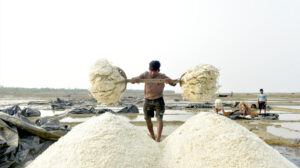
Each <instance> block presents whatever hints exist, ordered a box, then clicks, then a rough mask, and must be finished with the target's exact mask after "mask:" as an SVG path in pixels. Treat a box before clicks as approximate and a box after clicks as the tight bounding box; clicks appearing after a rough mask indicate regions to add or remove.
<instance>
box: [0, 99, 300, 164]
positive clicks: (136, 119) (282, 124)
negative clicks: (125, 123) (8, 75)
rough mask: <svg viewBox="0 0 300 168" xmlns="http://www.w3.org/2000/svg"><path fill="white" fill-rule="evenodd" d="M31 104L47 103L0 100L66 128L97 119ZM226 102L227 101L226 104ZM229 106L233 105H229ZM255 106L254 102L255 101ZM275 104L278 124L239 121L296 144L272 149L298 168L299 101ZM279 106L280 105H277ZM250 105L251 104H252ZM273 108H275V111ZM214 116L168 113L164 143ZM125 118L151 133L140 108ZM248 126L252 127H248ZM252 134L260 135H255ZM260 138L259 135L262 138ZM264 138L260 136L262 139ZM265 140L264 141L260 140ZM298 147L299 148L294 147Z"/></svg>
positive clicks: (171, 102)
mask: <svg viewBox="0 0 300 168" xmlns="http://www.w3.org/2000/svg"><path fill="white" fill-rule="evenodd" d="M30 101H48V102H49V100H48V99H47V98H44V99H41V98H28V97H27V98H15V97H6V98H3V97H2V98H0V109H4V108H7V107H11V106H12V105H16V104H17V105H19V106H20V107H21V109H23V108H26V107H30V108H34V109H38V110H39V111H40V112H41V117H56V116H59V117H60V122H61V123H62V124H67V125H71V126H75V125H77V124H79V123H82V122H84V121H86V120H88V119H90V118H91V117H93V116H95V115H92V114H70V115H66V114H67V113H68V112H69V111H70V110H72V109H73V107H72V108H70V109H66V110H51V107H50V105H49V104H48V105H28V102H30ZM224 102H226V101H224ZM227 102H228V103H230V102H232V101H227ZM253 102H254V101H253ZM270 102H272V105H271V107H272V109H271V110H270V111H268V112H271V113H277V114H279V120H274V121H262V120H251V121H249V120H243V121H241V120H239V121H237V122H238V123H239V124H241V125H243V126H245V127H246V128H248V129H249V130H250V131H252V129H253V128H254V127H255V129H254V130H256V131H258V132H263V133H265V134H267V135H268V136H270V137H272V138H274V139H276V138H277V139H282V141H285V140H288V141H289V142H290V141H291V142H294V144H295V145H294V146H284V145H279V146H278V145H273V146H272V147H273V148H274V149H276V150H278V151H279V152H280V153H281V154H282V155H283V156H285V157H286V158H288V159H289V160H290V161H292V162H293V163H295V164H296V165H298V166H300V147H299V146H300V145H299V144H300V105H298V103H299V102H300V101H298V99H297V100H293V99H290V100H287V99H281V100H277V99H276V100H274V101H272V100H270ZM276 102H278V105H276ZM284 102H288V103H287V105H282V104H284ZM291 102H295V105H291ZM188 103H190V102H188V101H178V100H176V101H175V100H173V99H170V100H166V105H179V106H185V105H187V104H188ZM250 103H251V102H250ZM273 107H274V108H273ZM276 107H278V108H283V109H294V111H289V110H282V109H281V110H278V109H276ZM95 108H96V109H102V108H108V109H111V110H114V111H118V110H120V109H121V108H122V107H109V106H105V105H97V106H96V107H95ZM230 110H231V108H227V107H226V108H225V111H230ZM295 110H296V111H297V110H299V112H295ZM207 112H213V109H194V110H172V109H169V110H166V111H165V115H164V128H163V134H162V139H164V138H165V137H166V136H168V135H169V134H171V133H172V132H173V131H174V130H176V129H177V128H178V127H179V126H180V125H182V124H183V123H184V122H185V121H186V120H188V119H189V118H191V117H193V116H194V115H196V114H198V113H207ZM118 115H122V116H124V117H126V118H127V119H128V120H129V121H130V122H131V123H132V124H134V125H136V126H137V127H138V128H140V129H141V130H144V131H145V132H146V133H148V130H147V127H146V124H145V120H144V115H143V109H142V107H139V113H138V114H118ZM153 122H154V123H153V124H154V130H155V131H156V122H155V119H153ZM248 126H249V127H248ZM252 132H253V133H257V132H255V131H252ZM259 136H260V135H259ZM260 137H261V136H260ZM261 138H262V139H265V138H264V137H261ZM297 144H298V145H297ZM295 146H298V147H295Z"/></svg>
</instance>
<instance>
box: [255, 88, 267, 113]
mask: <svg viewBox="0 0 300 168" xmlns="http://www.w3.org/2000/svg"><path fill="white" fill-rule="evenodd" d="M259 91H260V94H259V95H258V100H257V104H258V108H259V114H260V113H261V109H264V112H265V114H266V113H267V108H266V107H267V95H266V94H264V90H263V89H260V90H259Z"/></svg>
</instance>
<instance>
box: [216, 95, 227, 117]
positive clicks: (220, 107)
mask: <svg viewBox="0 0 300 168" xmlns="http://www.w3.org/2000/svg"><path fill="white" fill-rule="evenodd" d="M219 111H222V112H223V114H224V113H225V111H224V107H223V101H222V100H221V99H216V100H215V112H216V113H217V114H218V113H219Z"/></svg>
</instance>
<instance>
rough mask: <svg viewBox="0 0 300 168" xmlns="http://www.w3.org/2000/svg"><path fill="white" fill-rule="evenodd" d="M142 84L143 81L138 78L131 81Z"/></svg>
mask: <svg viewBox="0 0 300 168" xmlns="http://www.w3.org/2000/svg"><path fill="white" fill-rule="evenodd" d="M140 82H141V79H138V78H132V79H131V83H140Z"/></svg>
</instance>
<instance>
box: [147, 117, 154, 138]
mask: <svg viewBox="0 0 300 168" xmlns="http://www.w3.org/2000/svg"><path fill="white" fill-rule="evenodd" d="M146 123H147V128H148V130H149V133H150V136H151V138H152V139H154V140H155V135H154V131H153V124H152V121H151V118H150V119H148V120H146Z"/></svg>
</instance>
